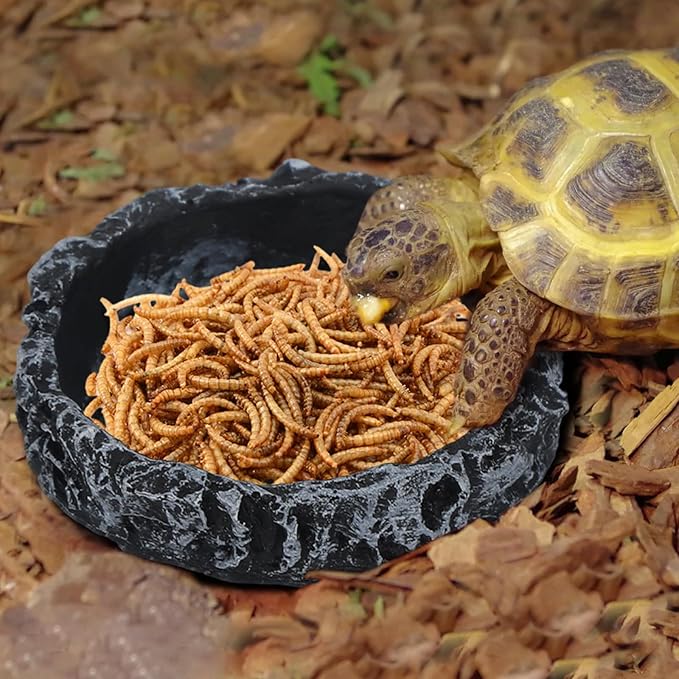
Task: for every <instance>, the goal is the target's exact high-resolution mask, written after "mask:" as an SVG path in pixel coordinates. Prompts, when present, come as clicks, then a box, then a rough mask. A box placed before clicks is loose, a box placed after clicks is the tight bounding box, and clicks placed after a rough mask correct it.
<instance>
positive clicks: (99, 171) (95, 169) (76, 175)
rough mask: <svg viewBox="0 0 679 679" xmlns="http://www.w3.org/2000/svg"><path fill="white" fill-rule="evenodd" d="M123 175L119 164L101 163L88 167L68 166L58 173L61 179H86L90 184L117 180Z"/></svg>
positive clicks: (122, 169) (123, 172) (123, 171)
mask: <svg viewBox="0 0 679 679" xmlns="http://www.w3.org/2000/svg"><path fill="white" fill-rule="evenodd" d="M124 175H125V168H124V167H123V165H121V164H120V163H101V164H99V165H89V166H82V167H79V166H69V167H65V168H64V169H63V170H60V171H59V176H60V177H61V178H62V179H87V180H89V181H92V182H100V181H105V180H107V179H118V178H119V177H123V176H124Z"/></svg>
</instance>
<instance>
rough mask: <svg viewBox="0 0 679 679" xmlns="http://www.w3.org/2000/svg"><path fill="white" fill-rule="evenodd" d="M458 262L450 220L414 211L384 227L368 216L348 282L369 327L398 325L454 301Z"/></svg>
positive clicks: (355, 241)
mask: <svg viewBox="0 0 679 679" xmlns="http://www.w3.org/2000/svg"><path fill="white" fill-rule="evenodd" d="M456 259H457V258H456V255H455V248H454V246H453V242H452V240H451V238H450V232H449V229H447V228H446V222H445V220H443V219H441V218H440V216H439V215H438V214H436V211H435V210H430V209H427V207H426V206H415V207H411V208H409V209H407V210H404V211H403V212H400V213H397V214H393V215H390V216H388V217H386V218H384V219H382V220H379V221H377V220H373V219H369V218H368V217H366V216H365V215H364V217H362V218H361V221H360V222H359V225H358V228H357V229H356V233H355V234H354V236H353V238H352V239H351V242H350V243H349V245H348V247H347V262H346V266H345V267H344V270H343V276H344V280H345V282H346V284H347V286H348V288H349V291H350V292H351V294H352V298H353V303H354V307H355V309H356V312H357V313H358V315H359V317H360V318H361V320H362V321H363V322H364V323H377V322H379V321H381V320H382V321H384V322H386V323H398V322H400V321H402V320H404V319H406V318H410V317H412V316H416V315H417V314H420V313H422V312H424V311H427V310H428V309H432V308H434V307H435V306H437V305H439V304H442V303H443V302H445V301H447V300H448V299H450V298H452V297H453V296H454V286H453V288H452V289H451V286H450V282H451V276H453V277H454V275H455V272H456V270H457V266H456Z"/></svg>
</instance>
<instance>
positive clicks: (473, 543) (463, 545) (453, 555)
mask: <svg viewBox="0 0 679 679" xmlns="http://www.w3.org/2000/svg"><path fill="white" fill-rule="evenodd" d="M489 528H490V524H489V523H488V522H486V521H483V520H481V519H477V520H476V521H474V522H473V523H470V524H469V525H468V526H467V527H466V528H464V529H463V530H461V531H460V532H459V533H456V534H455V535H446V536H445V537H442V538H439V539H438V540H435V541H434V542H432V543H431V545H430V547H429V549H428V551H427V556H428V557H429V558H430V559H431V561H432V563H433V564H434V567H435V568H439V569H446V568H448V567H449V566H450V564H452V563H471V564H473V563H475V562H476V550H477V548H478V544H479V538H480V536H481V535H482V534H483V533H484V532H485V531H487V530H488V529H489Z"/></svg>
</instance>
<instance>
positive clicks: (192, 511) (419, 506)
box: [16, 160, 567, 585]
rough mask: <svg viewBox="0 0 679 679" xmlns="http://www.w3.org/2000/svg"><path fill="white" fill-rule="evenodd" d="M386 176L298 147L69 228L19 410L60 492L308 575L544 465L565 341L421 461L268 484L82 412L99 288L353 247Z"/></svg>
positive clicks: (255, 575)
mask: <svg viewBox="0 0 679 679" xmlns="http://www.w3.org/2000/svg"><path fill="white" fill-rule="evenodd" d="M384 183H385V181H384V180H381V179H377V178H374V177H370V176H367V175H364V174H359V173H348V174H333V173H328V172H323V171H321V170H319V169H317V168H314V167H312V166H310V165H308V164H306V163H303V162H301V161H296V160H292V161H288V162H286V163H284V164H283V165H282V166H281V167H280V168H279V169H278V170H277V171H276V172H275V174H274V175H273V176H272V177H271V178H270V179H268V180H266V181H260V180H251V179H246V180H242V181H240V182H238V183H236V184H231V185H225V186H218V187H210V186H192V187H188V188H183V189H160V190H156V191H151V192H150V193H148V194H146V195H144V196H142V197H141V198H139V199H137V200H135V201H133V202H132V203H130V204H129V205H127V206H126V207H124V208H122V209H120V210H118V211H117V212H115V213H114V214H112V215H111V216H109V217H108V218H107V219H105V220H104V221H103V223H102V224H100V225H99V226H98V227H97V228H96V230H95V231H94V232H93V233H92V234H91V235H90V236H88V237H85V238H68V239H66V240H63V241H61V242H60V243H58V244H57V245H56V246H55V247H54V248H53V249H52V250H50V251H49V252H47V253H46V254H45V255H44V256H43V257H42V258H41V259H40V261H39V262H38V263H37V264H36V265H35V266H34V267H33V269H32V271H31V273H30V276H29V278H30V284H31V290H32V301H31V302H30V304H29V305H28V307H27V308H26V311H25V315H24V318H25V322H26V324H27V326H28V335H27V337H26V338H25V340H24V341H23V343H22V345H21V348H20V351H19V360H18V369H17V375H16V391H17V416H18V420H19V423H20V425H21V427H22V429H23V432H24V437H25V442H26V450H27V455H28V461H29V464H30V465H31V467H32V469H33V470H34V472H35V474H36V475H37V478H38V481H39V483H40V486H41V488H42V489H43V490H44V492H45V493H46V494H47V495H48V496H49V497H50V498H51V499H52V500H54V502H56V503H57V504H58V505H59V507H61V509H62V510H63V511H64V512H65V513H66V514H67V515H68V516H70V517H71V518H73V519H74V520H75V521H77V522H78V523H80V524H82V525H84V526H86V527H87V528H89V529H90V530H92V531H94V532H95V533H99V534H101V535H104V536H106V537H108V538H110V539H111V540H113V541H114V542H116V543H117V544H118V545H119V546H120V547H121V548H122V549H123V550H125V551H129V552H132V553H134V554H138V555H140V556H143V557H146V558H149V559H153V560H156V561H161V562H165V563H170V564H174V565H177V566H182V567H184V568H188V569H191V570H194V571H198V572H200V573H204V574H206V575H210V576H214V577H216V578H220V579H222V580H227V581H230V582H238V583H258V584H283V585H300V584H303V583H304V582H305V580H304V576H305V574H306V573H307V572H308V571H309V570H312V569H321V568H334V569H347V570H361V569H366V568H370V567H373V566H376V565H378V564H380V563H381V562H383V561H385V560H388V559H391V558H393V557H396V556H399V555H401V554H403V553H405V552H407V551H409V550H411V549H413V548H415V547H417V546H419V545H421V544H422V543H424V542H427V541H429V540H432V539H433V538H436V537H438V536H440V535H443V534H445V533H448V532H450V531H452V530H456V529H459V528H461V527H462V526H464V525H465V524H466V523H468V522H469V521H471V520H472V519H474V518H477V517H485V518H491V519H492V518H496V517H498V516H499V515H500V514H501V513H502V512H503V511H504V510H506V509H507V508H508V507H510V506H511V505H512V504H515V503H516V502H518V501H519V500H520V499H521V498H522V497H524V496H525V495H527V494H528V493H530V492H531V491H532V490H533V489H534V488H535V487H536V486H537V485H538V484H539V483H540V482H541V481H542V479H543V477H544V475H545V473H546V472H547V470H548V468H549V466H550V464H551V463H552V461H553V459H554V455H555V451H556V447H557V442H558V436H559V427H560V423H561V419H562V417H563V415H564V413H565V412H566V410H567V402H566V397H565V394H564V392H563V391H562V390H561V388H560V383H561V378H562V363H561V358H560V357H559V356H558V355H557V354H550V353H541V354H539V355H538V356H537V357H536V360H535V362H534V365H533V366H532V367H531V369H530V370H529V371H528V373H527V374H526V377H525V379H524V382H523V385H522V387H521V390H520V392H519V395H518V397H517V399H516V401H515V403H514V404H513V405H512V406H511V407H510V408H509V410H508V411H507V412H506V414H505V415H504V417H503V418H502V420H501V421H500V422H499V423H497V424H496V425H495V426H492V427H487V428H485V429H482V430H478V431H474V432H472V433H470V434H469V435H467V436H466V437H464V438H463V439H461V440H460V441H458V442H456V443H454V444H452V445H449V446H446V447H445V448H443V449H441V450H440V451H437V452H436V453H434V454H433V455H431V456H430V457H428V458H427V459H425V460H422V461H420V462H418V463H416V464H413V465H400V466H394V465H384V466H382V467H379V468H376V469H372V470H369V471H365V472H362V473H359V474H356V475H355V476H353V477H346V478H340V479H335V480H332V481H320V482H309V481H306V482H299V483H294V484H290V485H288V486H282V487H281V486H272V487H266V486H257V485H254V484H250V483H246V482H237V481H233V480H231V479H228V478H225V477H222V476H217V475H214V474H209V473H206V472H204V471H202V470H200V469H196V468H194V467H192V466H189V465H185V464H181V463H174V462H164V461H156V460H149V459H147V458H145V457H143V456H141V455H139V454H137V453H135V452H133V451H132V450H130V449H129V448H127V447H125V446H124V445H123V444H122V443H121V442H120V441H118V440H117V439H115V438H113V437H112V436H110V435H109V434H108V433H107V432H105V431H102V430H101V429H99V428H98V427H97V426H96V425H94V424H93V423H92V422H91V421H90V420H89V419H87V418H86V417H85V416H84V415H83V414H82V410H81V409H82V407H83V406H84V404H85V401H86V397H85V393H84V388H83V384H84V380H85V377H86V376H87V374H88V373H89V372H90V371H91V370H93V369H94V368H95V367H96V365H97V364H98V362H99V360H100V355H99V350H100V347H101V344H102V342H103V339H104V337H105V334H106V329H107V326H106V322H105V318H104V315H103V312H102V308H101V306H100V303H99V298H100V297H101V296H105V297H107V298H109V299H112V300H117V299H121V298H123V297H127V296H129V295H133V294H136V293H140V292H144V291H158V292H167V291H169V290H170V289H171V288H172V287H173V285H174V283H175V282H176V281H177V280H178V279H180V278H182V277H186V278H187V279H189V280H190V281H191V282H192V283H195V284H206V283H207V282H208V280H209V279H210V277H211V276H213V275H215V274H217V273H219V272H222V271H224V270H226V269H229V268H232V267H233V266H235V265H237V264H241V263H242V262H244V261H246V260H248V259H254V260H255V261H256V263H257V265H258V266H260V267H269V266H276V265H282V264H288V263H292V262H298V261H300V260H309V258H310V255H311V254H312V245H313V244H315V243H317V244H319V245H321V246H322V247H324V248H326V249H327V250H329V251H336V252H338V253H341V254H343V253H344V248H345V246H346V243H347V242H348V240H349V238H350V237H351V235H352V233H353V230H354V227H355V225H356V222H357V220H358V217H359V215H360V213H361V210H362V209H363V206H364V204H365V202H366V200H367V198H368V197H369V196H370V194H371V193H372V192H373V191H375V190H376V189H377V188H378V187H379V186H381V185H383V184H384Z"/></svg>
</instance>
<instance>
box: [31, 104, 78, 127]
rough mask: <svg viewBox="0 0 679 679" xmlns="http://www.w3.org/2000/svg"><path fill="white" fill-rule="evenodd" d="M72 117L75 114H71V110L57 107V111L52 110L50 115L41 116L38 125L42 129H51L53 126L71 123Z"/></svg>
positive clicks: (63, 125)
mask: <svg viewBox="0 0 679 679" xmlns="http://www.w3.org/2000/svg"><path fill="white" fill-rule="evenodd" d="M74 118H75V116H74V115H73V111H69V110H68V109H59V110H58V111H54V113H52V115H50V116H48V117H47V118H43V119H42V120H41V121H40V122H38V127H39V128H40V129H43V130H44V129H48V130H51V129H53V128H55V127H65V126H66V125H69V124H70V123H72V122H73V119H74Z"/></svg>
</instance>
